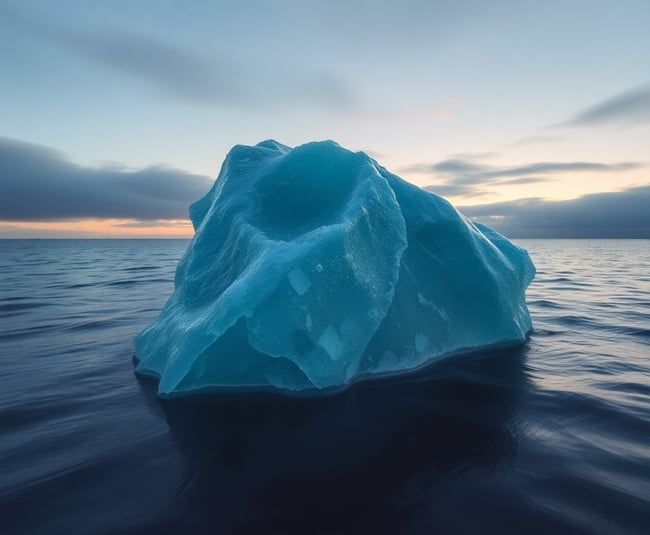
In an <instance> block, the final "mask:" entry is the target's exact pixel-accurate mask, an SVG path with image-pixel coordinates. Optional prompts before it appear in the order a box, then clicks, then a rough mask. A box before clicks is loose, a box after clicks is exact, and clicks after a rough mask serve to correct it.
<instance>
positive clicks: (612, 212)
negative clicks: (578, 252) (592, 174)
mask: <svg viewBox="0 0 650 535" xmlns="http://www.w3.org/2000/svg"><path fill="white" fill-rule="evenodd" d="M649 206H650V186H641V187H636V188H630V189H627V190H624V191H619V192H611V193H594V194H590V195H585V196H584V197H580V198H578V199H573V200H569V201H545V200H542V199H520V200H517V201H510V202H501V203H495V204H486V205H480V206H466V207H461V208H460V211H461V212H462V213H464V214H465V215H466V216H468V217H470V218H472V219H474V220H476V221H479V222H481V223H484V224H486V225H488V226H491V227H492V228H494V229H496V230H497V231H499V232H501V233H503V234H505V235H506V236H508V237H511V238H650V210H648V207H649Z"/></svg>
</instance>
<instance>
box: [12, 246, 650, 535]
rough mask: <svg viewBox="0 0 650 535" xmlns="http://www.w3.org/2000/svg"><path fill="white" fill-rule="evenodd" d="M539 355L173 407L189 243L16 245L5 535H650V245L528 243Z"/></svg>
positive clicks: (480, 359) (453, 363)
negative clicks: (159, 391)
mask: <svg viewBox="0 0 650 535" xmlns="http://www.w3.org/2000/svg"><path fill="white" fill-rule="evenodd" d="M519 243H520V244H522V245H523V246H525V247H526V248H527V249H528V250H529V251H530V253H531V256H532V258H533V260H534V262H535V263H536V265H537V267H538V274H537V277H536V279H535V281H534V282H533V283H532V285H531V287H530V289H529V291H528V301H529V305H530V310H531V314H532V317H533V322H534V326H535V332H534V333H533V334H532V336H531V338H530V341H529V342H528V343H527V344H526V345H525V346H524V347H522V348H518V349H511V350H507V351H499V352H487V353H482V354H474V355H465V356H457V357H453V358H449V359H446V360H444V361H442V362H440V363H438V364H436V365H433V366H432V367H430V368H429V369H427V370H426V371H424V372H421V373H418V374H417V375H414V376H410V377H406V378H403V379H401V380H399V381H396V380H391V381H390V382H385V381H384V382H377V383H366V384H359V385H357V386H355V387H354V388H352V389H350V390H349V391H347V392H345V393H343V394H340V395H337V396H334V397H331V398H327V399H310V400H298V399H285V398H281V397H274V396H269V395H265V396H232V395H231V396H228V397H219V398H211V399H207V400H201V401H198V402H197V401H189V400H184V401H175V402H165V403H161V402H160V401H158V399H157V398H156V396H155V385H153V384H151V383H148V382H143V381H141V380H139V379H138V378H136V377H135V376H134V374H133V364H132V357H133V339H134V336H135V335H136V334H137V333H138V332H139V331H140V329H142V328H143V327H144V326H146V325H147V324H148V323H149V322H150V321H151V320H152V319H153V318H154V317H155V316H156V314H157V313H158V311H159V310H160V308H161V307H162V305H163V303H164V302H165V300H166V299H167V297H168V296H169V295H170V293H171V290H172V284H173V282H172V281H173V273H174V269H175V266H176V263H177V261H178V259H179V257H180V255H181V254H182V252H183V250H184V248H185V246H186V242H184V241H153V240H152V241H146V240H143V241H138V240H123V241H120V240H114V241H113V240H98V241H90V240H89V241H85V240H79V241H75V240H60V241H56V240H54V241H46V240H43V241H21V240H16V241H0V273H1V277H0V533H2V534H14V533H16V534H22V533H35V534H41V533H43V534H49V533H53V534H59V533H61V534H76V533H151V534H154V533H156V534H158V533H224V534H227V533H280V534H289V533H300V534H316V533H331V534H347V533H350V534H364V533H369V534H375V533H391V534H397V533H399V534H420V533H427V534H435V533H444V534H447V533H499V534H508V533H513V534H522V533H526V534H529V533H590V534H591V533H602V534H607V535H610V534H633V533H636V534H646V533H648V532H650V242H648V241H643V240H636V241H625V240H603V241H596V240H591V241H588V240H587V241H580V240H567V241H560V240H555V241H553V240H530V241H523V240H522V241H520V242H519Z"/></svg>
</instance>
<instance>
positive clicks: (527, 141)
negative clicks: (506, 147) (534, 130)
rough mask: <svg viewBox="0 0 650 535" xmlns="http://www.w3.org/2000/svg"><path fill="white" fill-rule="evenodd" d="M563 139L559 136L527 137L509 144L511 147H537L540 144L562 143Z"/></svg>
mask: <svg viewBox="0 0 650 535" xmlns="http://www.w3.org/2000/svg"><path fill="white" fill-rule="evenodd" d="M563 139H564V138H563V137H561V136H528V137H525V138H522V139H520V140H519V141H515V142H514V143H511V144H510V146H511V147H524V146H527V145H537V144H540V143H555V142H558V141H562V140H563Z"/></svg>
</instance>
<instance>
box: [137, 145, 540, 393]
mask: <svg viewBox="0 0 650 535" xmlns="http://www.w3.org/2000/svg"><path fill="white" fill-rule="evenodd" d="M190 217H191V219H192V223H193V225H194V229H195V236H194V239H193V240H192V242H191V243H190V245H189V247H188V249H187V251H186V252H185V254H184V256H183V258H182V259H181V261H180V263H179V265H178V268H177V270H176V277H175V290H174V293H173V295H172V296H171V298H170V299H169V301H168V302H167V304H166V305H165V307H164V308H163V310H162V312H161V313H160V316H159V317H158V319H157V320H156V321H155V322H154V323H153V324H152V325H150V326H149V327H147V328H146V329H145V330H144V331H142V332H141V333H140V334H139V335H138V337H137V338H136V344H135V345H136V355H137V358H138V360H139V362H138V365H137V368H136V371H137V372H138V373H142V374H146V375H154V376H156V377H159V378H160V382H159V387H158V389H159V390H158V391H159V395H161V396H167V397H170V396H171V397H173V396H177V395H183V394H190V393H196V392H201V391H206V390H219V389H237V388H246V389H268V388H271V389H278V390H283V391H293V392H298V391H328V390H332V389H340V388H343V387H345V386H346V385H348V384H350V383H351V382H353V381H355V380H356V379H358V378H363V377H371V376H377V375H385V374H390V373H396V372H404V371H407V370H412V369H414V368H417V367H420V366H423V365H425V364H427V363H429V362H431V361H433V360H434V359H437V358H439V357H441V356H444V355H448V354H450V353H454V352H458V351H467V350H472V349H479V348H482V347H485V346H493V345H512V344H517V343H521V342H523V341H524V340H525V337H526V335H527V334H528V332H529V331H530V330H531V328H532V325H531V320H530V315H529V313H528V309H527V307H526V303H525V298H524V292H525V289H526V287H527V286H528V284H529V283H530V281H531V280H532V278H533V276H534V274H535V267H534V266H533V264H532V262H531V260H530V258H529V256H528V253H527V252H526V251H524V250H523V249H521V248H519V247H517V246H516V245H514V244H513V243H511V242H510V241H508V240H507V239H506V238H504V237H503V236H501V235H500V234H498V233H496V232H495V231H493V230H491V229H489V228H487V227H485V226H483V225H479V224H476V223H472V222H471V221H469V220H468V219H466V218H465V217H464V216H463V215H461V214H460V213H458V212H457V211H456V210H455V209H454V208H453V207H452V206H451V205H450V204H449V203H448V202H447V201H445V200H444V199H442V198H441V197H438V196H437V195H434V194H432V193H428V192H426V191H423V190H422V189H420V188H418V187H416V186H414V185H412V184H409V183H408V182H405V181H404V180H402V179H401V178H399V177H398V176H396V175H393V174H392V173H390V172H388V171H387V170H386V169H384V168H383V167H381V166H380V165H378V164H377V162H376V161H374V160H373V159H372V158H370V157H368V156H367V155H366V154H364V153H362V152H357V153H353V152H350V151H348V150H346V149H344V148H342V147H340V146H339V145H337V144H336V143H334V142H331V141H327V142H317V143H308V144H306V145H302V146H300V147H296V148H294V149H291V148H289V147H286V146H284V145H281V144H280V143H277V142H275V141H265V142H262V143H260V144H258V145H256V146H254V147H248V146H235V147H234V148H233V149H232V150H231V151H230V153H229V154H228V156H227V157H226V160H225V162H224V163H223V166H222V169H221V172H220V174H219V176H218V178H217V180H216V181H215V183H214V185H213V187H212V189H211V190H210V191H209V192H208V194H207V195H206V196H205V197H203V198H202V199H200V200H199V201H197V202H196V203H194V204H193V205H192V206H191V207H190Z"/></svg>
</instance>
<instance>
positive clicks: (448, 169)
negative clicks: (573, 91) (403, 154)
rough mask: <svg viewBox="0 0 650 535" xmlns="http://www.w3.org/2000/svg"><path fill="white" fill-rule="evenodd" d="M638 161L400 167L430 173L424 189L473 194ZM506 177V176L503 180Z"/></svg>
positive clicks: (635, 165)
mask: <svg viewBox="0 0 650 535" xmlns="http://www.w3.org/2000/svg"><path fill="white" fill-rule="evenodd" d="M645 165H646V164H644V163H641V162H619V163H612V164H604V163H597V162H535V163H530V164H526V165H518V166H513V167H508V166H504V167H499V166H494V165H486V164H483V163H477V162H475V161H474V159H473V158H466V159H463V158H459V157H456V158H451V159H448V160H442V161H440V162H437V163H433V164H427V163H419V164H415V165H410V166H408V167H404V168H402V169H400V171H401V172H403V173H407V174H408V173H414V174H415V173H419V174H430V175H432V176H433V177H434V179H435V180H436V183H435V184H432V185H430V186H427V187H426V188H425V189H427V190H429V191H433V192H435V193H438V194H439V195H449V196H465V197H476V196H481V195H485V192H484V191H482V190H481V188H482V187H483V186H507V185H521V184H532V183H536V182H543V181H545V180H547V179H548V178H549V177H551V176H553V175H556V174H562V173H582V172H596V173H604V172H610V173H615V172H621V171H628V170H631V169H639V168H641V167H644V166H645ZM504 179H506V180H504Z"/></svg>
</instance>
